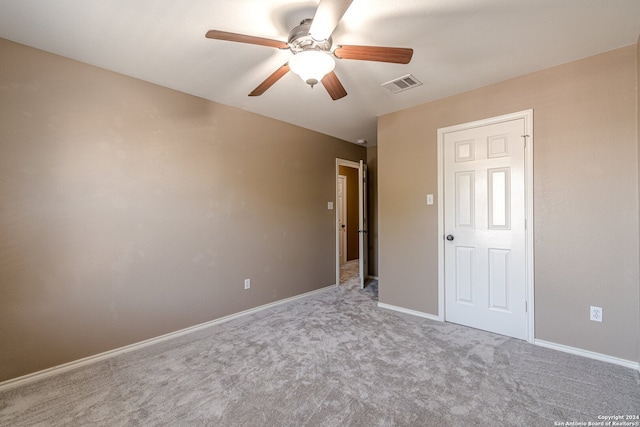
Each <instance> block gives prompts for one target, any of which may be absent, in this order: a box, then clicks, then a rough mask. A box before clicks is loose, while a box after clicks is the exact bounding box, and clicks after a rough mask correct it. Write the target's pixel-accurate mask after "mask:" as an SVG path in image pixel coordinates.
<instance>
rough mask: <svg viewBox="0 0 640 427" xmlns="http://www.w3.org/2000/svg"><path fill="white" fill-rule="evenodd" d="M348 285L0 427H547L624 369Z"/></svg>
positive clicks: (149, 361) (607, 402)
mask: <svg viewBox="0 0 640 427" xmlns="http://www.w3.org/2000/svg"><path fill="white" fill-rule="evenodd" d="M356 282H357V281H355V280H351V281H349V282H348V283H347V284H345V285H343V286H340V287H339V288H335V289H331V290H328V291H326V292H322V293H319V294H315V295H313V296H310V297H308V298H304V299H301V300H297V301H294V302H291V303H287V304H283V305H280V306H276V307H273V308H270V309H268V310H264V311H261V312H259V313H256V314H253V315H250V316H245V317H243V318H240V319H236V320H233V321H230V322H227V323H224V324H222V325H218V326H214V327H211V328H208V329H206V330H202V331H199V332H196V333H193V334H190V335H188V336H183V337H180V338H177V339H175V340H172V341H167V342H163V343H160V344H157V345H154V346H151V347H147V348H145V349H142V350H139V351H136V352H131V353H127V354H124V355H121V356H118V357H115V358H112V359H109V360H107V361H103V362H98V363H95V364H93V365H91V366H87V367H84V368H80V369H77V370H74V371H70V372H67V373H64V374H61V375H59V376H56V377H51V378H48V379H45V380H42V381H40V382H37V383H32V384H28V385H25V386H21V387H19V388H15V389H11V390H8V391H6V392H4V393H3V394H0V425H2V426H87V425H96V426H136V425H145V426H157V425H163V426H164V425H170V426H243V427H246V426H393V425H397V426H496V425H500V426H553V425H554V422H568V421H580V422H588V421H598V416H599V415H616V414H637V413H638V412H640V409H639V408H640V388H639V384H640V379H639V374H638V372H637V371H634V370H631V369H627V368H623V367H620V366H616V365H611V364H607V363H604V362H599V361H594V360H590V359H585V358H581V357H578V356H573V355H569V354H565V353H560V352H557V351H554V350H550V349H546V348H542V347H536V346H532V345H530V344H527V343H525V342H523V341H519V340H515V339H510V338H506V337H503V336H499V335H494V334H491V333H487V332H482V331H478V330H474V329H470V328H465V327H461V326H458V325H454V324H449V323H440V322H434V321H430V320H426V319H421V318H417V317H411V316H408V315H404V314H400V313H396V312H393V311H388V310H384V309H380V308H378V307H376V300H375V297H374V294H373V290H372V289H374V288H375V285H376V284H375V283H374V284H372V285H371V286H369V287H368V288H366V289H365V290H359V289H357V286H356Z"/></svg>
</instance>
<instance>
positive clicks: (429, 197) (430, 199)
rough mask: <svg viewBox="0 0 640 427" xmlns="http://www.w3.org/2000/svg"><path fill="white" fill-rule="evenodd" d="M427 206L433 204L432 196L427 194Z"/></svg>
mask: <svg viewBox="0 0 640 427" xmlns="http://www.w3.org/2000/svg"><path fill="white" fill-rule="evenodd" d="M427 204H428V205H432V204H433V194H427Z"/></svg>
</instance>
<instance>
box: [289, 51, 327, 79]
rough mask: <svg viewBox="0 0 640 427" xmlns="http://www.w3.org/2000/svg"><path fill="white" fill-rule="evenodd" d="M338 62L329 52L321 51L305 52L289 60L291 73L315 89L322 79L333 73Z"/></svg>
mask: <svg viewBox="0 0 640 427" xmlns="http://www.w3.org/2000/svg"><path fill="white" fill-rule="evenodd" d="M335 66H336V61H335V60H334V59H333V58H332V57H331V55H329V53H328V52H324V51H321V50H304V51H302V52H299V53H297V54H295V55H294V56H293V57H292V58H291V59H290V60H289V68H290V69H291V71H293V72H294V73H296V74H297V75H299V76H300V78H301V79H302V81H303V82H305V83H307V84H308V85H309V86H311V87H313V86H314V85H316V84H318V82H320V80H322V78H323V77H324V76H325V75H326V74H328V73H330V72H332V71H333V69H334V68H335Z"/></svg>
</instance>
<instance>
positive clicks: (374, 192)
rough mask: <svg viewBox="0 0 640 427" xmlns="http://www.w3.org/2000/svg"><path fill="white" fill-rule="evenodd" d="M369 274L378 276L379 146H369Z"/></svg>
mask: <svg viewBox="0 0 640 427" xmlns="http://www.w3.org/2000/svg"><path fill="white" fill-rule="evenodd" d="M367 172H368V181H367V189H368V191H369V192H368V194H367V197H368V202H367V205H368V206H367V208H368V209H369V211H368V214H369V215H368V221H369V227H368V233H369V239H368V240H369V260H368V261H369V274H370V275H371V276H378V147H377V146H376V145H374V146H372V147H367Z"/></svg>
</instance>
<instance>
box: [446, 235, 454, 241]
mask: <svg viewBox="0 0 640 427" xmlns="http://www.w3.org/2000/svg"><path fill="white" fill-rule="evenodd" d="M447 240H448V241H450V242H451V241H452V240H453V234H449V235H448V236H447Z"/></svg>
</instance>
